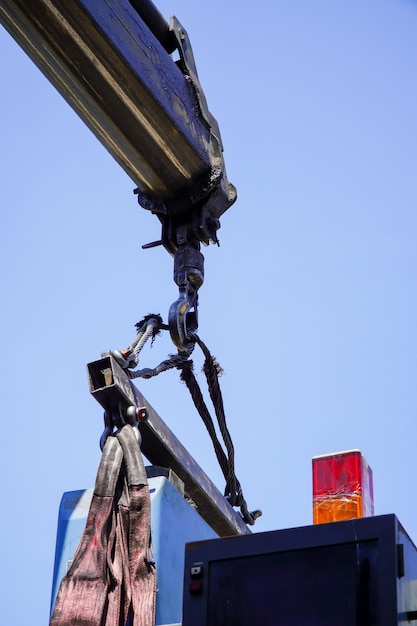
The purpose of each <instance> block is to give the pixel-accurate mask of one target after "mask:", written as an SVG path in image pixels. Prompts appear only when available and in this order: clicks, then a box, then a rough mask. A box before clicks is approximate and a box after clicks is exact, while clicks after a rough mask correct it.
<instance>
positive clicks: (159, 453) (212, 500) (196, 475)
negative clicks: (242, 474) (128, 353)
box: [87, 355, 250, 537]
mask: <svg viewBox="0 0 417 626" xmlns="http://www.w3.org/2000/svg"><path fill="white" fill-rule="evenodd" d="M87 369H88V377H89V384H90V392H91V394H92V395H93V397H95V398H96V400H97V401H98V402H99V403H100V404H101V405H102V407H103V408H104V409H106V410H111V409H112V408H114V409H117V410H119V406H120V404H121V405H122V407H124V408H125V409H127V408H128V407H129V406H131V405H134V406H136V407H143V406H146V408H147V413H148V419H147V420H146V421H143V422H141V423H140V425H139V428H140V432H141V434H142V444H141V448H142V452H143V454H144V455H145V456H146V458H147V459H148V460H149V461H150V462H151V463H152V464H154V465H160V466H162V467H167V468H171V469H172V470H173V471H174V472H175V473H176V474H177V475H178V477H179V478H180V479H181V480H182V481H183V482H184V489H185V492H186V493H187V495H188V496H189V497H190V498H191V499H192V500H193V501H194V502H195V504H196V505H197V507H198V508H197V510H198V513H199V514H200V515H201V517H202V518H203V519H204V520H205V521H206V522H207V523H208V524H209V525H210V526H211V527H212V528H213V530H214V531H215V532H216V533H217V534H218V535H219V536H220V537H224V536H228V535H242V534H248V533H250V530H249V529H248V527H247V526H246V524H245V522H244V521H243V519H242V517H241V516H240V515H239V514H238V513H237V512H236V511H235V510H234V509H233V508H232V507H231V506H230V505H229V503H228V502H227V501H226V500H225V498H224V497H223V496H222V494H221V493H220V491H219V490H218V489H217V487H216V486H215V485H214V484H213V482H212V481H211V480H210V478H209V477H208V476H207V475H206V474H205V472H204V471H203V470H202V469H201V467H200V466H199V465H198V463H197V462H196V461H195V460H194V459H193V457H192V456H191V455H190V454H189V452H188V451H187V450H186V449H185V448H184V446H183V445H182V443H181V442H180V441H179V440H178V439H177V437H176V436H175V435H174V434H173V433H172V431H171V430H170V429H169V428H168V426H167V425H166V424H165V422H164V421H163V420H162V419H161V418H160V417H159V415H158V414H157V413H156V411H155V410H154V409H153V408H152V406H151V405H150V404H149V403H148V402H147V401H146V399H145V398H144V396H143V395H142V394H141V393H140V391H139V390H138V389H137V387H135V385H133V383H132V382H131V381H130V379H129V378H128V376H127V375H126V374H125V372H124V371H123V370H122V368H121V367H120V366H119V365H118V364H117V363H116V361H115V360H114V358H113V357H112V356H110V355H108V356H104V357H103V358H102V359H100V360H98V361H94V362H92V363H89V364H88V366H87Z"/></svg>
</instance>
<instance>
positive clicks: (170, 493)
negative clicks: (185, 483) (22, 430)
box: [51, 476, 217, 625]
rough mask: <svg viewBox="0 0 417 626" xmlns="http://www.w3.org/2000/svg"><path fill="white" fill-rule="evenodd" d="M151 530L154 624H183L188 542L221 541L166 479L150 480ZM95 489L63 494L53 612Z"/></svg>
mask: <svg viewBox="0 0 417 626" xmlns="http://www.w3.org/2000/svg"><path fill="white" fill-rule="evenodd" d="M149 488H150V492H151V507H152V508H151V511H152V516H151V528H152V540H153V546H154V552H155V560H156V571H157V581H158V583H157V584H158V591H157V597H156V624H157V625H162V624H173V623H179V622H181V620H182V597H183V579H184V553H185V544H186V543H187V542H191V541H198V540H204V539H213V538H215V537H217V535H216V533H215V532H214V531H213V530H212V529H211V528H210V526H209V525H208V524H207V523H206V522H205V521H204V520H203V519H202V518H201V517H200V516H199V515H198V513H197V512H196V511H195V510H194V509H193V508H192V506H190V505H189V504H188V503H187V502H186V501H185V500H184V497H183V496H182V495H181V494H180V493H179V491H178V490H177V489H176V488H175V487H174V486H173V485H172V484H171V483H170V482H169V480H168V479H167V478H165V477H164V476H157V477H155V478H149ZM92 495H93V490H92V489H86V490H82V491H70V492H67V493H64V495H63V497H62V500H61V505H60V508H59V515H58V531H57V540H56V551H55V565H54V575H53V583H52V597H51V600H52V602H51V610H52V608H53V605H54V603H55V598H56V595H57V593H58V589H59V584H60V581H61V579H62V577H63V576H64V575H65V573H66V571H67V567H68V564H69V562H70V561H71V559H72V558H73V556H74V552H75V550H76V548H77V545H78V541H79V539H80V536H81V534H82V532H83V530H84V526H85V523H86V520H87V515H88V509H89V506H90V502H91V498H92Z"/></svg>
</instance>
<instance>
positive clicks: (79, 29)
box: [0, 0, 236, 216]
mask: <svg viewBox="0 0 417 626" xmlns="http://www.w3.org/2000/svg"><path fill="white" fill-rule="evenodd" d="M135 4H138V3H135V2H132V3H131V2H129V1H128V0H105V1H104V0H101V1H97V0H70V1H69V0H30V1H29V2H28V0H2V1H1V3H0V22H1V23H2V24H3V25H4V26H5V28H6V29H7V30H8V31H9V32H10V34H11V35H12V37H14V38H15V39H16V41H17V42H18V43H19V44H20V45H21V47H22V48H23V49H24V50H25V51H26V52H27V54H28V55H29V56H30V57H31V58H32V60H33V61H34V62H35V63H36V65H37V66H38V67H39V68H40V69H41V70H42V72H43V73H44V74H45V75H46V76H47V78H48V79H49V80H50V81H51V82H52V83H53V85H54V86H55V87H56V88H57V89H58V91H59V92H60V93H61V94H62V96H63V97H64V98H65V99H66V100H67V101H68V102H69V104H70V105H71V106H72V107H73V109H75V111H76V112H77V113H78V115H79V116H80V117H81V118H82V119H83V120H84V122H85V123H86V124H87V126H88V127H89V128H90V129H91V130H92V131H93V133H94V134H95V135H96V137H97V138H98V139H99V140H100V141H101V143H102V144H103V145H104V146H105V147H106V148H107V150H108V151H109V152H110V153H111V154H112V155H113V157H114V158H115V159H116V161H117V162H118V163H119V164H120V165H121V166H122V168H123V169H124V170H125V171H126V173H127V174H128V175H129V176H130V177H131V179H132V180H133V181H134V182H135V184H137V185H138V187H139V188H140V190H141V192H142V193H143V194H145V196H146V195H148V196H149V197H150V198H155V199H157V200H158V201H160V202H161V201H162V207H163V208H162V211H164V210H165V211H167V212H170V211H171V212H175V211H178V210H181V207H180V208H178V206H177V205H178V200H179V199H180V198H181V197H184V196H187V197H188V198H192V197H194V196H197V197H198V196H199V194H200V196H201V188H203V189H205V188H206V187H207V185H210V182H208V181H212V180H213V176H214V175H215V174H213V172H215V171H217V170H218V169H219V167H218V166H219V164H220V165H222V164H223V160H222V155H221V151H222V149H221V139H220V136H218V137H215V135H216V134H219V133H218V132H217V131H218V127H217V124H216V123H215V120H214V118H212V117H211V116H210V115H205V114H204V111H202V107H201V106H200V105H201V103H203V104H205V99H204V94H202V93H200V92H199V87H200V86H199V84H197V85H196V84H195V81H194V80H193V76H191V79H190V76H188V77H186V76H185V75H184V74H183V72H182V71H181V70H180V69H179V68H178V67H177V64H176V63H175V62H174V61H173V59H172V58H171V57H170V55H169V54H168V52H167V51H166V50H165V49H164V47H163V45H162V43H164V44H165V46H166V48H167V49H168V50H171V49H172V41H173V38H175V36H177V37H178V28H179V29H180V39H181V37H183V38H184V40H185V41H186V42H187V43H188V39H187V37H186V33H185V31H183V30H182V27H181V25H179V23H178V22H177V21H175V22H174V26H177V27H178V28H177V30H176V29H175V28H173V29H171V30H170V31H169V33H168V34H167V32H166V29H168V24H165V25H164V21H163V18H162V16H161V15H160V14H159V12H158V11H157V9H156V8H155V7H153V5H152V3H151V2H150V0H143V2H141V3H139V4H138V6H139V7H141V11H140V13H141V15H140V14H139V8H137V10H135V8H134V6H133V5H135ZM142 16H143V18H144V19H142ZM147 24H149V26H150V27H151V28H152V27H153V28H155V29H156V31H157V32H156V35H154V34H153V33H152V32H151V30H150V28H149V26H148V25H147ZM165 27H166V28H165ZM175 33H176V35H175ZM167 40H168V41H169V45H168V44H167V43H166V41H167ZM160 41H162V43H160ZM174 47H175V46H174ZM184 49H185V47H184V48H183V50H184ZM189 53H190V55H191V57H190V58H192V53H191V49H189ZM180 54H181V50H180ZM189 74H191V75H193V72H192V71H190V72H189ZM195 78H196V80H197V82H198V79H197V77H196V74H195ZM203 108H204V106H203ZM213 137H214V141H213ZM218 152H220V154H218ZM219 157H220V159H221V161H219ZM222 169H223V170H224V168H222V167H220V170H222ZM221 178H222V179H224V180H222V182H221V184H220V185H219V187H222V188H223V189H224V190H225V193H226V196H227V197H225V196H224V193H223V192H222V194H223V197H222V199H221V201H220V202H217V206H216V207H215V209H214V213H217V216H220V214H221V213H222V212H224V211H225V210H226V209H227V208H228V207H229V206H230V204H231V203H232V202H233V201H234V199H235V195H236V194H235V191H234V188H233V186H229V184H228V183H227V178H226V176H225V172H224V171H223V173H222V177H221ZM224 183H227V184H226V185H225V184H224ZM196 185H198V186H199V187H200V190H199V191H196ZM191 187H192V188H193V189H192V191H190V188H191ZM193 194H194V196H193ZM170 203H172V206H173V207H174V208H173V209H170ZM156 205H158V202H157V203H156ZM167 207H168V208H167ZM149 208H151V209H152V210H153V208H155V207H153V208H152V207H149ZM157 208H158V206H157ZM160 210H161V209H160V206H159V209H158V211H160ZM211 213H212V214H213V211H212V210H211Z"/></svg>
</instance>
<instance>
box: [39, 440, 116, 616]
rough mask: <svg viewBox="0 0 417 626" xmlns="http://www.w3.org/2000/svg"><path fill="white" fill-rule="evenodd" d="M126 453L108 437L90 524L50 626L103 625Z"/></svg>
mask: <svg viewBox="0 0 417 626" xmlns="http://www.w3.org/2000/svg"><path fill="white" fill-rule="evenodd" d="M122 460H123V451H122V449H121V447H120V445H119V442H118V441H117V439H115V438H112V437H109V439H108V440H107V442H106V445H105V448H104V450H103V455H102V457H101V461H100V465H99V469H98V472H97V478H96V485H95V489H94V494H93V499H92V501H91V505H90V510H89V512H88V517H87V523H86V526H85V529H84V532H83V534H82V536H81V539H80V543H79V544H78V547H77V550H76V552H75V555H74V559H73V561H72V563H71V566H70V567H69V569H68V572H67V574H66V575H65V576H64V578H63V579H62V581H61V585H60V588H59V591H58V596H57V599H56V602H55V607H54V611H53V614H52V618H51V621H50V626H101V624H102V618H103V615H104V614H105V612H106V605H107V593H108V587H109V577H108V571H107V570H108V568H107V549H108V545H109V543H111V541H112V537H111V535H112V529H113V526H112V523H111V522H112V517H113V509H114V494H115V490H116V484H117V480H118V478H119V474H120V468H121V465H122Z"/></svg>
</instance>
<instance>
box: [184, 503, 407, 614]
mask: <svg viewBox="0 0 417 626" xmlns="http://www.w3.org/2000/svg"><path fill="white" fill-rule="evenodd" d="M399 546H401V549H399ZM400 552H401V553H402V554H403V559H402V560H400V561H399V559H398V555H399V553H400ZM196 568H199V569H198V577H197V576H196V573H195V572H196ZM416 592H417V549H416V547H415V545H414V543H413V542H412V541H411V539H410V538H409V536H408V535H407V533H406V532H405V530H404V529H403V527H402V526H401V524H400V523H399V521H398V519H397V518H396V517H395V515H382V516H378V517H369V518H362V519H353V520H349V521H344V522H334V523H331V524H318V525H315V526H306V527H300V528H291V529H288V530H277V531H272V532H266V533H258V534H253V535H250V536H247V537H232V538H230V539H227V538H225V539H222V540H217V539H215V540H212V541H211V540H210V541H205V542H195V543H192V544H188V545H187V546H186V559H185V582H184V603H183V626H195V624H199V626H217V625H218V624H227V625H228V626H253V624H258V623H259V624H274V625H275V624H285V626H298V625H299V624H314V625H315V624H317V625H320V626H334V625H335V624H337V625H338V626H394V625H397V624H404V625H405V624H407V623H409V621H410V620H412V619H415V616H416V615H417V593H416Z"/></svg>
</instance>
